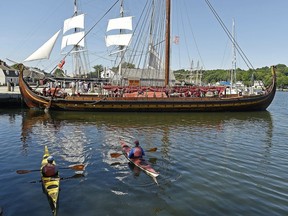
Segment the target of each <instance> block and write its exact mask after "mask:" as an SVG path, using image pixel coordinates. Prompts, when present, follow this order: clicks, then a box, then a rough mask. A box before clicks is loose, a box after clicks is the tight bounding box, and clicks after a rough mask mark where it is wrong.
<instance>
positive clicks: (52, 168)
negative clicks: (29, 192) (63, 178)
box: [42, 155, 58, 177]
mask: <svg viewBox="0 0 288 216" xmlns="http://www.w3.org/2000/svg"><path fill="white" fill-rule="evenodd" d="M47 162H48V163H47V164H46V165H45V166H43V167H42V174H43V176H45V177H55V176H57V175H58V169H57V166H56V165H55V163H53V162H54V158H53V156H51V155H50V156H49V157H48V158H47Z"/></svg>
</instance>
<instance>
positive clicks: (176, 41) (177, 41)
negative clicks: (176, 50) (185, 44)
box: [173, 36, 180, 45]
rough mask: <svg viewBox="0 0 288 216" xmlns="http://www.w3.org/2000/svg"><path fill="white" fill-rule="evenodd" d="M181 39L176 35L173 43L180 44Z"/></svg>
mask: <svg viewBox="0 0 288 216" xmlns="http://www.w3.org/2000/svg"><path fill="white" fill-rule="evenodd" d="M179 40H180V37H179V36H175V37H174V39H173V43H175V44H176V45H178V44H179Z"/></svg>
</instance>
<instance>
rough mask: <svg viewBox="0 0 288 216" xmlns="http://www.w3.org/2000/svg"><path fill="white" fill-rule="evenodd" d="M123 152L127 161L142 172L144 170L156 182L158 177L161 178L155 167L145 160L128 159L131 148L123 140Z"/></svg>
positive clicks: (121, 142)
mask: <svg viewBox="0 0 288 216" xmlns="http://www.w3.org/2000/svg"><path fill="white" fill-rule="evenodd" d="M120 144H121V147H122V152H123V154H124V156H125V157H126V158H127V160H128V161H129V162H130V163H132V164H134V165H135V166H137V167H139V168H140V169H141V170H143V171H144V172H145V173H146V174H147V175H149V176H151V177H152V178H153V179H154V180H156V177H157V176H159V173H158V172H156V171H155V170H154V169H153V167H152V166H151V165H150V164H149V163H148V162H147V161H146V160H145V159H144V158H136V159H131V158H129V157H128V155H129V152H130V150H131V147H130V146H128V145H127V144H126V143H125V142H124V141H123V140H121V141H120Z"/></svg>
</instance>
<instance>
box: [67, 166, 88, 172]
mask: <svg viewBox="0 0 288 216" xmlns="http://www.w3.org/2000/svg"><path fill="white" fill-rule="evenodd" d="M69 168H70V169H73V170H77V171H82V170H84V168H85V166H84V164H76V165H70V166H69Z"/></svg>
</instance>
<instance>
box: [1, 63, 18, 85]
mask: <svg viewBox="0 0 288 216" xmlns="http://www.w3.org/2000/svg"><path fill="white" fill-rule="evenodd" d="M18 76H19V71H18V70H16V69H14V68H12V67H9V66H8V65H7V64H6V63H5V62H4V61H1V60H0V86H3V85H7V84H8V83H9V82H11V81H12V82H14V83H15V84H16V85H17V84H18V82H19V81H18V80H19V78H18Z"/></svg>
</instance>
